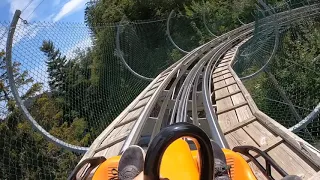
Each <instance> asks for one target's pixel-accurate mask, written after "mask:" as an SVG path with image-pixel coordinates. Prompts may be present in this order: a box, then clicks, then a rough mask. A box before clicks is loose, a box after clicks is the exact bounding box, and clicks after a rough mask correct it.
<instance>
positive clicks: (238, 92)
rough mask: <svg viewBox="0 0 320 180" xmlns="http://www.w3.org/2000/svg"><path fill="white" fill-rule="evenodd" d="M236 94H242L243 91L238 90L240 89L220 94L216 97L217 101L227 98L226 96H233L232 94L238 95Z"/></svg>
mask: <svg viewBox="0 0 320 180" xmlns="http://www.w3.org/2000/svg"><path fill="white" fill-rule="evenodd" d="M236 94H241V91H240V90H238V91H235V92H232V93H227V94H224V95H220V96H219V97H216V101H218V100H220V99H223V98H226V97H231V96H233V95H236ZM241 95H242V94H241Z"/></svg>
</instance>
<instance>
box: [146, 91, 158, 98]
mask: <svg viewBox="0 0 320 180" xmlns="http://www.w3.org/2000/svg"><path fill="white" fill-rule="evenodd" d="M156 90H157V89H152V90H149V91H148V92H147V93H146V94H145V95H144V97H149V96H152V95H153V94H154V93H155V92H156Z"/></svg>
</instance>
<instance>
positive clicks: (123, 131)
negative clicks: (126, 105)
mask: <svg viewBox="0 0 320 180" xmlns="http://www.w3.org/2000/svg"><path fill="white" fill-rule="evenodd" d="M133 125H134V122H130V123H128V124H126V125H124V126H121V127H118V128H117V129H119V130H117V131H116V132H117V133H115V134H113V136H108V137H107V138H106V139H104V140H103V141H102V143H101V145H100V147H103V146H106V147H109V146H110V144H112V143H111V142H113V141H119V140H118V139H121V138H119V137H120V136H121V137H122V138H124V137H123V136H127V135H128V134H129V133H130V131H131V128H132V126H133ZM106 147H104V148H106Z"/></svg>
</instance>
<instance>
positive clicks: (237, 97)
mask: <svg viewBox="0 0 320 180" xmlns="http://www.w3.org/2000/svg"><path fill="white" fill-rule="evenodd" d="M239 91H240V90H238V91H235V92H233V93H231V94H233V95H232V96H231V100H232V103H233V105H237V104H241V103H244V102H247V101H246V100H245V99H244V97H243V95H242V93H241V92H240V93H239ZM234 93H235V94H234Z"/></svg>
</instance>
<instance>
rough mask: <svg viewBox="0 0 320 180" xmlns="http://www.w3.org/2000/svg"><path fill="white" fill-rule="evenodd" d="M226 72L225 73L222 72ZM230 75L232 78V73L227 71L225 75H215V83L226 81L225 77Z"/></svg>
mask: <svg viewBox="0 0 320 180" xmlns="http://www.w3.org/2000/svg"><path fill="white" fill-rule="evenodd" d="M222 72H224V71H222ZM226 75H228V76H229V77H231V73H230V72H229V71H226V72H225V73H220V75H213V82H216V81H220V80H222V79H225V76H226Z"/></svg>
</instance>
